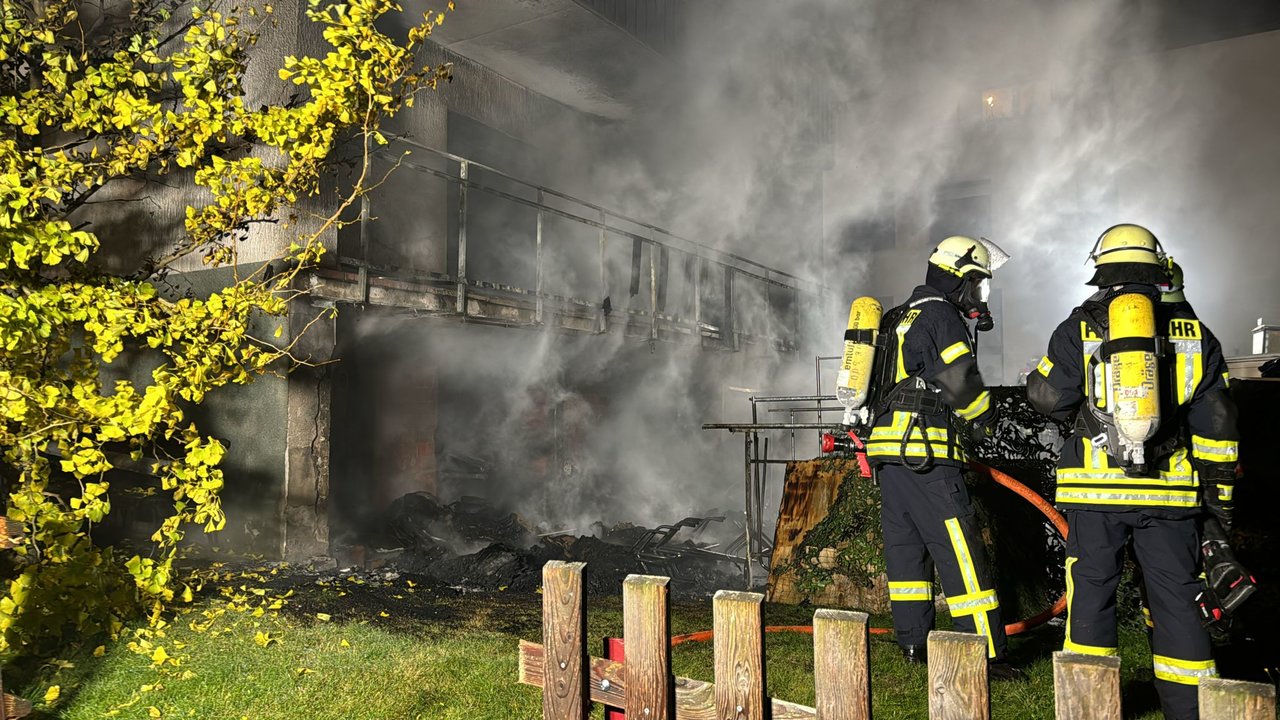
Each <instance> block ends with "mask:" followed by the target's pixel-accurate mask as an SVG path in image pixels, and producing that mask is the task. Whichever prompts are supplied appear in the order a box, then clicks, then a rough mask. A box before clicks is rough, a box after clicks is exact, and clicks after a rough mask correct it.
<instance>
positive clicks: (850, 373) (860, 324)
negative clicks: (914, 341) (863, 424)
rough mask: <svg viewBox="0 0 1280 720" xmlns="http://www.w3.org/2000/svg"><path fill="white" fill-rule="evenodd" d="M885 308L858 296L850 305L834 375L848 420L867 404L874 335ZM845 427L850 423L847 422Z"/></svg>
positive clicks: (837, 390)
mask: <svg viewBox="0 0 1280 720" xmlns="http://www.w3.org/2000/svg"><path fill="white" fill-rule="evenodd" d="M883 312H884V309H883V308H882V307H881V306H880V302H879V301H878V300H876V299H875V298H871V297H860V298H858V299H857V300H854V301H853V304H852V305H850V306H849V328H848V329H847V330H845V333H844V355H843V356H842V357H841V359H840V372H839V373H838V374H837V375H836V399H837V400H839V401H840V404H841V405H844V406H845V417H846V418H850V417H852V415H853V414H854V413H856V412H857V411H858V410H861V409H862V406H863V405H866V403H867V395H868V390H869V388H870V385H871V373H872V370H873V365H874V363H875V356H876V345H875V343H876V333H877V332H878V331H879V329H880V316H881V315H882V314H883ZM846 424H852V423H850V422H846Z"/></svg>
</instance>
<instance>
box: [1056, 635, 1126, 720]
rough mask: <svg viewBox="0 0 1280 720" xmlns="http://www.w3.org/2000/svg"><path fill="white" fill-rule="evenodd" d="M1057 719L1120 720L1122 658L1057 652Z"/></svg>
mask: <svg viewBox="0 0 1280 720" xmlns="http://www.w3.org/2000/svg"><path fill="white" fill-rule="evenodd" d="M1053 702H1054V706H1055V707H1056V713H1057V714H1056V715H1055V716H1054V717H1056V718H1057V720H1120V658H1118V657H1115V656H1111V657H1102V656H1099V655H1082V654H1080V653H1072V652H1062V651H1058V652H1055V653H1054V654H1053Z"/></svg>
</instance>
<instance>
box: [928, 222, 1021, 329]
mask: <svg viewBox="0 0 1280 720" xmlns="http://www.w3.org/2000/svg"><path fill="white" fill-rule="evenodd" d="M1008 261H1009V254H1008V253H1006V252H1005V251H1004V250H1002V249H1001V248H1000V246H999V245H996V244H995V243H994V242H992V241H990V240H988V239H986V238H983V237H980V238H972V237H968V236H965V235H952V236H951V237H948V238H946V239H944V240H943V241H942V242H940V243H938V246H937V247H936V248H934V251H933V254H931V255H930V256H929V271H928V275H927V276H926V282H927V283H928V284H929V285H930V286H931V287H934V288H937V289H938V291H940V292H941V293H942V294H944V295H945V296H946V297H947V300H949V301H950V302H951V303H952V304H953V305H955V306H956V307H957V308H959V309H960V312H961V313H962V314H964V316H965V317H967V318H969V319H970V320H976V321H977V323H976V325H975V329H976V330H978V331H979V332H986V331H988V330H991V329H992V328H994V327H995V320H994V319H993V318H992V317H991V308H990V307H989V306H988V305H987V301H988V300H990V297H991V273H992V272H994V271H995V270H997V269H999V268H1000V266H1002V265H1004V264H1005V263H1006V262H1008Z"/></svg>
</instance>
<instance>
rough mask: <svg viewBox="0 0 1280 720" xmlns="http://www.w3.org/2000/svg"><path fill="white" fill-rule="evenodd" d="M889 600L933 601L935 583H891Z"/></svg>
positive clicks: (919, 581) (905, 581)
mask: <svg viewBox="0 0 1280 720" xmlns="http://www.w3.org/2000/svg"><path fill="white" fill-rule="evenodd" d="M889 600H890V601H891V602H912V601H920V600H924V601H932V600H933V583H931V582H929V581H927V580H904V581H896V582H895V581H890V582H889Z"/></svg>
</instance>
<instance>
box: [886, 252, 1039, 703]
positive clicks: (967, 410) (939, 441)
mask: <svg viewBox="0 0 1280 720" xmlns="http://www.w3.org/2000/svg"><path fill="white" fill-rule="evenodd" d="M1007 259H1008V256H1007V255H1005V254H1004V253H1003V252H1002V251H1001V250H1000V249H999V248H998V247H996V246H995V245H994V243H991V242H990V241H987V240H985V239H975V238H971V237H965V236H954V237H949V238H946V239H945V240H943V241H942V242H941V243H939V244H938V246H937V247H936V248H935V249H934V251H933V253H932V255H930V257H929V264H928V269H927V272H926V275H925V284H923V285H920V286H919V287H917V288H916V289H915V291H914V292H913V293H912V294H911V297H910V298H909V299H908V300H907V302H906V303H904V304H902V305H899V306H898V307H895V308H893V309H891V310H889V311H888V312H887V313H885V315H884V318H883V319H882V321H881V324H880V335H881V337H883V338H884V339H885V341H886V342H885V343H884V345H883V347H882V348H881V349H880V350H878V351H877V353H876V366H875V371H874V376H875V379H874V381H873V385H874V387H875V390H874V391H873V393H872V401H871V417H872V418H873V421H872V430H871V436H870V439H869V441H868V442H867V456H868V458H869V459H870V460H871V461H872V462H873V463H875V464H876V466H877V477H878V479H879V481H880V489H881V497H882V505H881V527H882V528H883V530H884V556H885V565H886V568H887V572H888V578H889V600H890V605H891V607H892V610H893V626H894V630H895V633H896V635H897V640H898V644H899V646H900V647H901V648H902V652H903V655H904V657H905V658H906V659H907V660H908V661H909V662H924V661H925V641H926V638H927V636H928V633H929V631H930V630H931V629H932V628H933V622H934V604H933V598H934V590H933V575H934V568H935V566H936V567H937V571H938V575H939V577H940V578H941V580H942V590H943V592H944V593H945V594H946V598H947V604H948V606H949V608H950V611H951V615H952V617H953V618H954V622H955V627H956V628H957V629H960V630H962V631H965V632H975V633H978V634H981V635H984V636H985V637H986V639H987V655H988V659H989V662H988V672H989V674H990V676H991V677H992V678H995V679H1012V678H1018V677H1021V673H1019V672H1018V671H1017V670H1016V669H1015V668H1013V667H1012V666H1010V665H1009V664H1008V663H1007V662H1005V646H1006V640H1005V632H1004V622H1003V620H1002V619H1001V616H1000V602H999V599H998V598H997V597H996V591H995V586H994V585H993V584H992V581H991V574H990V573H989V572H988V571H987V563H986V558H985V556H984V546H983V544H982V535H981V533H980V529H979V526H978V520H977V516H976V514H975V512H974V508H973V504H972V503H971V502H970V500H969V494H968V491H967V490H966V488H965V483H964V468H965V466H966V464H967V458H966V457H965V451H964V447H963V445H962V442H961V440H962V439H961V438H958V437H956V431H955V429H954V427H955V423H953V422H952V419H953V418H952V416H958V417H959V418H960V419H962V420H964V421H968V422H969V423H971V428H976V429H977V432H983V431H985V430H986V428H988V427H989V426H990V425H991V423H993V422H994V420H995V413H996V411H995V407H994V405H993V404H992V402H991V395H990V393H988V392H987V390H986V388H985V387H984V385H983V382H982V376H981V375H980V374H979V373H978V363H977V358H976V357H975V355H974V352H973V342H972V340H971V338H970V335H969V327H968V320H975V321H977V322H976V324H977V327H978V328H979V329H989V328H990V327H991V326H992V319H991V313H990V311H989V309H988V308H987V292H988V283H989V282H990V278H991V273H992V271H993V270H994V269H996V268H997V267H998V266H999V265H1000V264H1001V263H1003V262H1004V261H1005V260H1007Z"/></svg>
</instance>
